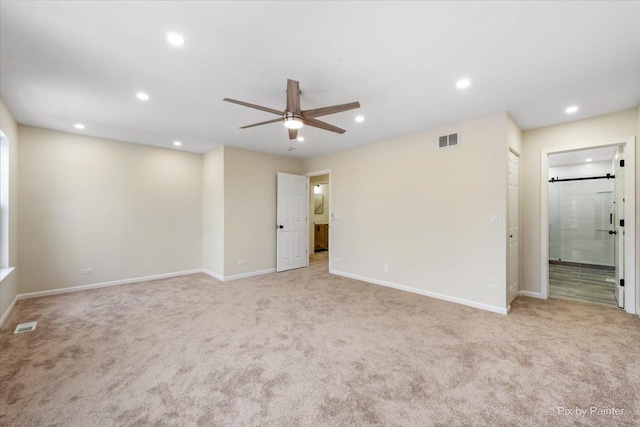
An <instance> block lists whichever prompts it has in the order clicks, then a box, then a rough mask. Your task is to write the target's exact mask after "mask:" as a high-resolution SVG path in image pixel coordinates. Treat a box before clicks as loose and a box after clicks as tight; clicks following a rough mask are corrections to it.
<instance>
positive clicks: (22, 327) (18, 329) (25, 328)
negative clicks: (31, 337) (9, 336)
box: [13, 322, 38, 334]
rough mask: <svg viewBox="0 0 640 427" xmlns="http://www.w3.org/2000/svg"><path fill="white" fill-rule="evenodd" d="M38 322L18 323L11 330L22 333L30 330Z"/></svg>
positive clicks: (34, 327)
mask: <svg viewBox="0 0 640 427" xmlns="http://www.w3.org/2000/svg"><path fill="white" fill-rule="evenodd" d="M37 323H38V322H29V323H20V324H19V325H18V326H16V330H15V331H14V332H13V333H14V334H22V333H24V332H31V331H34V330H35V329H36V324H37Z"/></svg>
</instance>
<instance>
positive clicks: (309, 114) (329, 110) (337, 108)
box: [302, 102, 360, 119]
mask: <svg viewBox="0 0 640 427" xmlns="http://www.w3.org/2000/svg"><path fill="white" fill-rule="evenodd" d="M356 108H360V103H359V102H350V103H348V104H341V105H332V106H331V107H322V108H315V109H313V110H306V111H303V112H302V117H303V118H305V119H306V118H310V119H311V118H314V117H320V116H327V115H329V114H335V113H341V112H343V111H349V110H355V109H356Z"/></svg>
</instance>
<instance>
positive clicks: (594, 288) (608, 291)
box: [549, 263, 618, 307]
mask: <svg viewBox="0 0 640 427" xmlns="http://www.w3.org/2000/svg"><path fill="white" fill-rule="evenodd" d="M613 277H614V271H613V270H603V269H601V268H590V267H575V266H571V265H562V264H555V263H554V264H552V263H549V296H550V297H551V298H560V299H566V300H571V301H581V302H589V303H593V304H600V305H606V306H614V307H617V306H618V303H617V301H616V297H615V294H614V290H615V284H614V283H610V282H607V278H613Z"/></svg>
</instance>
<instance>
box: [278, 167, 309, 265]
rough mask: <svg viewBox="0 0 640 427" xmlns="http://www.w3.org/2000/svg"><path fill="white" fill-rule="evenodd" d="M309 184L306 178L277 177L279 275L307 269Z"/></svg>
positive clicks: (279, 174)
mask: <svg viewBox="0 0 640 427" xmlns="http://www.w3.org/2000/svg"><path fill="white" fill-rule="evenodd" d="M307 183H308V178H307V177H306V176H301V175H292V174H289V173H282V172H280V173H278V201H277V206H278V207H277V211H278V212H277V221H278V223H277V224H276V227H277V228H276V230H277V239H276V240H277V245H278V247H277V260H276V271H286V270H292V269H294V268H300V267H306V266H307V265H308V262H309V255H308V252H307V236H308V230H307V212H308V208H309V203H308V202H307Z"/></svg>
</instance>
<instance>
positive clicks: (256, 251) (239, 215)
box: [224, 146, 302, 277]
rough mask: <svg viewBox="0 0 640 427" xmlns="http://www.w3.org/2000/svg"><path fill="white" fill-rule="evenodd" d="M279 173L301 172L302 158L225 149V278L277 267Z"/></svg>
mask: <svg viewBox="0 0 640 427" xmlns="http://www.w3.org/2000/svg"><path fill="white" fill-rule="evenodd" d="M278 172H286V173H293V174H302V160H299V159H293V158H289V157H283V156H274V155H271V154H264V153H258V152H256V151H250V150H243V149H240V148H235V147H229V146H226V147H225V148H224V222H225V225H224V276H225V277H229V276H234V275H237V274H245V273H251V272H255V271H263V270H268V269H273V268H275V266H276V178H277V173H278ZM240 260H244V261H245V264H244V265H240V264H238V261H240Z"/></svg>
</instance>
